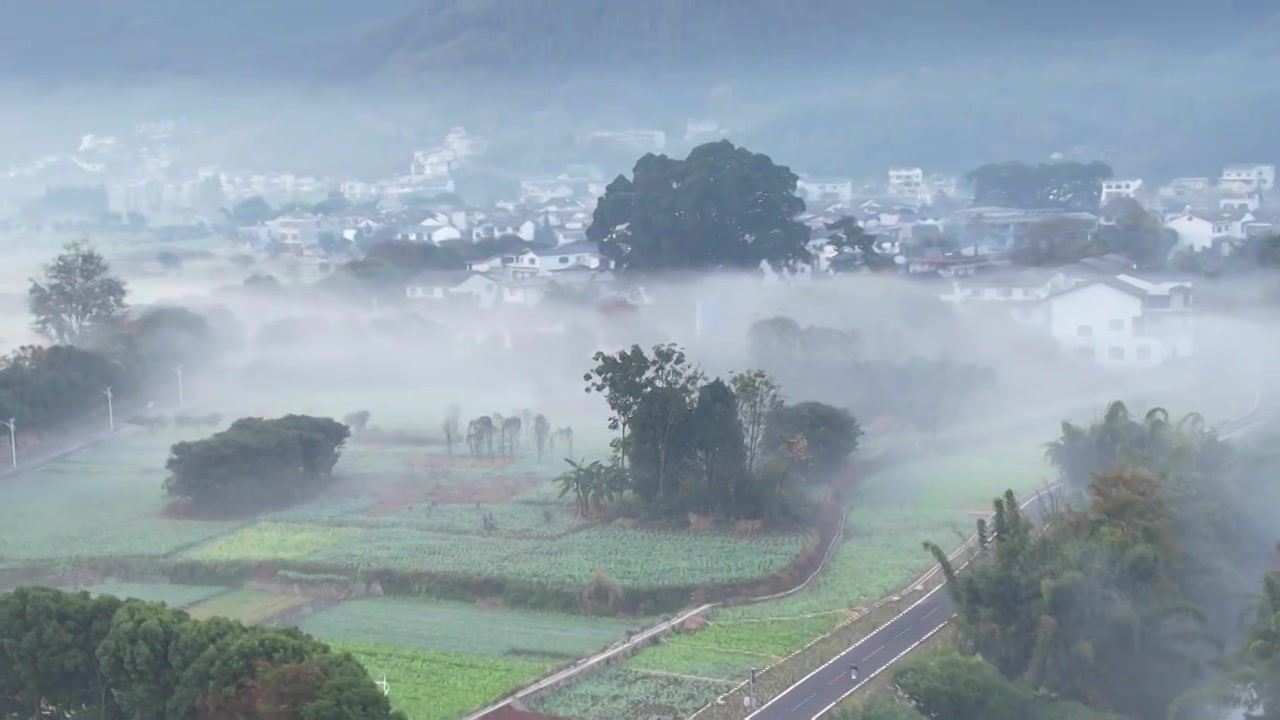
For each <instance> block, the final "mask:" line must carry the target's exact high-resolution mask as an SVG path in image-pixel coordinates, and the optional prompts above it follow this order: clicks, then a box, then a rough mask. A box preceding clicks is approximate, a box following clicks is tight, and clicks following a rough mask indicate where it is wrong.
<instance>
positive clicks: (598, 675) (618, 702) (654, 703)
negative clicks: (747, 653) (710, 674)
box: [532, 668, 736, 720]
mask: <svg viewBox="0 0 1280 720" xmlns="http://www.w3.org/2000/svg"><path fill="white" fill-rule="evenodd" d="M734 684H736V683H728V682H718V681H711V680H700V679H697V678H688V677H680V676H677V675H675V674H671V675H660V674H654V673H650V672H646V671H641V670H631V669H623V668H608V669H605V670H601V671H599V672H595V673H592V674H591V675H588V676H587V677H586V678H585V679H583V680H581V681H579V682H575V683H573V684H571V685H569V686H568V687H567V688H565V689H564V690H562V691H560V692H555V693H551V694H550V695H547V696H546V697H544V698H540V699H538V700H535V701H534V702H533V704H532V708H533V709H534V710H536V711H538V712H543V713H547V714H549V715H562V716H564V717H572V718H584V719H586V720H597V719H599V720H605V719H606V718H628V719H629V720H641V719H642V718H654V719H655V720H656V719H657V718H664V719H666V718H687V717H689V716H690V715H692V714H693V713H694V712H695V711H697V709H698V708H700V707H702V706H703V705H705V704H706V702H707V700H708V699H709V698H715V697H716V696H717V695H719V694H720V693H722V692H724V691H725V690H728V689H729V688H731V687H732V686H733V685H734Z"/></svg>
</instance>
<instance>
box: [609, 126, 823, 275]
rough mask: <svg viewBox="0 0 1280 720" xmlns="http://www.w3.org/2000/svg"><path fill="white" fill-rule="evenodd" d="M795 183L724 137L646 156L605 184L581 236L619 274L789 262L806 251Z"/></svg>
mask: <svg viewBox="0 0 1280 720" xmlns="http://www.w3.org/2000/svg"><path fill="white" fill-rule="evenodd" d="M798 180H799V178H798V177H797V176H796V175H795V173H793V172H791V170H790V169H789V168H787V167H784V166H779V165H775V164H774V162H773V160H771V159H770V158H769V157H768V156H766V155H761V154H758V153H752V152H750V151H748V150H746V149H745V148H739V147H735V146H734V145H733V143H731V142H729V141H728V140H721V141H719V142H714V143H707V144H705V145H699V146H698V147H696V148H694V149H693V150H692V151H690V152H689V155H688V157H686V158H685V159H684V160H674V159H672V158H669V157H667V156H666V155H653V154H649V155H645V156H644V157H642V158H640V160H638V161H637V162H636V164H635V167H634V168H633V171H632V177H631V178H630V179H628V178H626V177H625V176H622V175H619V176H618V177H617V179H615V180H614V181H613V182H612V183H610V184H609V185H608V187H607V188H606V189H605V194H604V196H603V197H601V198H600V201H599V203H598V204H597V205H596V209H595V214H594V216H593V218H592V222H591V226H590V227H589V228H588V229H587V238H588V239H589V240H591V241H593V242H597V243H599V245H600V249H601V252H603V253H604V254H605V255H606V256H608V257H609V258H610V259H612V260H613V261H614V263H615V266H616V267H617V269H618V270H619V271H621V272H625V273H633V274H643V273H654V272H664V271H707V270H717V269H739V270H754V269H756V268H758V267H760V263H761V262H762V261H767V262H768V263H769V264H770V265H771V266H772V267H774V268H775V269H782V268H790V267H792V266H794V265H795V264H796V263H798V262H800V261H802V260H805V259H806V258H807V257H808V250H807V249H806V245H807V243H808V241H809V230H808V228H807V227H806V226H805V225H804V224H803V223H801V222H799V221H798V220H796V216H797V215H799V214H800V213H801V212H803V211H804V207H805V206H804V201H803V200H801V199H800V198H799V197H798V196H797V195H796V194H795V192H796V185H797V182H798Z"/></svg>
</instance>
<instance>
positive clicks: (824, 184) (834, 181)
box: [796, 177, 854, 203]
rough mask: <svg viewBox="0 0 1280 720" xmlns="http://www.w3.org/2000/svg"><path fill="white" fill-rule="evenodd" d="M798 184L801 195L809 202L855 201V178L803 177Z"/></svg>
mask: <svg viewBox="0 0 1280 720" xmlns="http://www.w3.org/2000/svg"><path fill="white" fill-rule="evenodd" d="M796 186H797V187H796V189H797V190H798V191H799V192H800V195H801V197H803V198H804V199H805V200H807V201H809V202H815V203H816V202H842V203H847V202H852V201H853V194H854V190H853V180H851V179H850V178H818V177H802V178H800V181H799V182H798V183H796Z"/></svg>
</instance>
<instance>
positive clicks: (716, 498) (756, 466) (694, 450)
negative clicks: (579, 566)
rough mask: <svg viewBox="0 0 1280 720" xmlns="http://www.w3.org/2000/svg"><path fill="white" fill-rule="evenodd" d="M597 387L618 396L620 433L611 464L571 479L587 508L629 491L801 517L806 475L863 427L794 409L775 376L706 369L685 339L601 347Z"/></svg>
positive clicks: (719, 510)
mask: <svg viewBox="0 0 1280 720" xmlns="http://www.w3.org/2000/svg"><path fill="white" fill-rule="evenodd" d="M594 360H595V362H596V366H595V368H593V369H592V370H591V372H589V373H587V374H586V375H585V376H584V381H585V382H586V383H587V392H595V393H600V394H602V395H603V396H604V398H605V401H606V402H607V403H608V405H609V408H610V411H611V415H610V419H609V427H610V429H612V430H615V431H617V432H618V436H617V437H616V438H615V439H614V440H613V442H612V445H613V449H614V457H613V459H612V461H611V462H610V463H608V464H605V463H600V462H597V463H592V464H589V465H587V464H581V463H579V464H573V465H572V466H571V469H570V470H569V472H567V473H565V474H564V475H563V476H562V477H561V478H560V482H561V484H562V488H563V494H564V495H573V496H574V497H575V499H576V500H577V504H578V507H579V509H580V510H581V511H583V512H599V511H601V510H602V509H603V507H604V506H605V505H607V504H608V503H610V502H612V501H613V500H614V499H617V498H620V497H622V496H623V495H626V494H629V495H630V496H631V497H633V498H634V499H635V500H636V501H637V502H638V503H639V505H640V507H641V509H642V510H643V511H644V512H645V513H647V514H649V515H654V516H663V517H670V516H679V515H683V514H686V513H696V514H698V515H704V516H712V517H721V518H749V519H781V518H784V517H789V516H792V515H793V514H794V513H795V511H796V510H797V509H798V507H799V505H800V503H801V499H802V497H803V492H802V488H803V485H802V484H801V483H800V482H798V481H800V480H803V479H808V480H814V481H816V480H820V479H823V478H825V477H826V476H827V475H828V474H830V473H831V472H832V471H834V470H835V469H837V468H838V467H839V466H840V465H841V464H842V463H843V462H844V461H845V460H846V459H847V458H848V456H849V454H850V453H852V452H853V451H854V450H855V449H856V448H857V445H858V438H859V437H860V436H861V435H862V431H861V429H860V428H859V427H858V423H857V421H856V420H854V419H853V417H852V416H851V415H849V413H848V412H846V411H844V410H840V409H837V408H834V407H831V406H828V405H823V404H821V403H799V404H796V405H787V404H786V403H785V400H784V398H783V395H782V390H781V388H780V386H779V385H778V384H777V382H775V381H774V380H773V378H772V377H770V376H769V375H768V374H767V373H764V372H762V371H752V372H746V373H741V374H737V375H733V376H732V377H730V378H729V380H728V381H727V382H726V381H725V380H724V379H721V378H707V377H706V375H705V374H704V373H703V372H702V371H701V370H700V369H699V368H698V367H697V366H695V365H694V364H693V363H692V362H690V361H689V359H688V358H687V357H686V356H685V354H684V352H683V351H682V350H680V349H679V348H678V347H676V346H674V345H658V346H655V347H654V348H653V350H652V351H651V352H645V350H644V349H643V348H641V347H640V346H639V345H633V346H632V347H631V348H630V349H628V350H624V351H620V352H618V353H616V354H612V355H610V354H607V353H603V352H599V353H596V355H595V357H594Z"/></svg>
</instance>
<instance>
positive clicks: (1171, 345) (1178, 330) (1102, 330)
mask: <svg viewBox="0 0 1280 720" xmlns="http://www.w3.org/2000/svg"><path fill="white" fill-rule="evenodd" d="M1191 301H1192V292H1191V285H1190V283H1181V282H1165V283H1158V282H1151V281H1147V280H1142V279H1141V278H1137V277H1134V276H1131V275H1119V276H1117V277H1115V278H1109V279H1102V280H1095V281H1090V282H1085V283H1082V284H1079V285H1076V286H1074V287H1071V288H1069V289H1067V290H1064V291H1062V292H1060V293H1057V294H1056V295H1053V296H1052V297H1050V298H1048V299H1047V300H1046V303H1047V304H1048V307H1049V313H1048V314H1049V333H1050V335H1052V336H1053V338H1054V339H1055V340H1056V341H1057V342H1058V344H1059V345H1060V346H1061V347H1062V348H1063V349H1064V350H1065V351H1066V352H1068V353H1070V354H1071V355H1073V356H1075V357H1078V358H1080V359H1082V360H1088V361H1090V362H1092V363H1094V364H1097V365H1103V366H1110V367H1144V366H1154V365H1160V364H1163V363H1166V362H1169V361H1174V360H1178V359H1181V358H1187V357H1190V355H1191V354H1192V351H1193V349H1194V343H1193V324H1192V320H1193V318H1192V314H1191Z"/></svg>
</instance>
